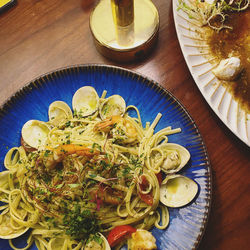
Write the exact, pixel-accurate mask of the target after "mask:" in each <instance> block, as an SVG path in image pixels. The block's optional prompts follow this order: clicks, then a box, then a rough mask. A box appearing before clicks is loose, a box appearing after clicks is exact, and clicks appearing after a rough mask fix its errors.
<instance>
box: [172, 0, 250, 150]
mask: <svg viewBox="0 0 250 250" xmlns="http://www.w3.org/2000/svg"><path fill="white" fill-rule="evenodd" d="M177 5H178V0H173V14H174V22H175V28H176V32H177V36H178V40H179V44H180V47H181V50H182V53H183V56H184V58H185V60H186V63H187V66H188V68H189V71H190V73H191V75H192V76H193V79H194V81H195V83H196V85H197V87H198V88H199V90H200V92H201V93H202V95H203V97H204V98H205V99H206V101H207V103H208V104H209V105H210V107H211V108H212V109H213V111H214V112H215V113H216V114H217V116H218V117H219V118H220V119H221V120H222V121H223V122H224V123H225V125H226V126H227V127H228V128H229V129H230V130H231V131H232V132H233V133H234V134H235V135H236V136H237V137H238V138H239V139H240V140H242V141H243V142H245V143H246V144H247V145H248V146H250V114H249V113H247V112H245V111H244V110H242V109H241V108H240V106H239V104H238V103H237V102H236V101H235V100H234V98H233V97H232V95H231V94H230V93H229V92H228V91H227V90H226V88H225V87H224V86H223V85H222V84H221V83H220V81H219V80H218V79H217V78H216V77H215V76H214V74H213V73H212V72H211V70H212V69H213V66H212V64H210V62H209V61H208V59H206V58H205V57H204V55H205V54H206V53H204V55H203V53H201V52H200V49H201V47H203V48H204V49H205V47H206V45H202V44H201V45H199V44H198V43H197V41H198V40H197V36H196V37H195V29H199V27H197V26H195V25H194V24H193V20H192V19H189V18H188V16H187V14H186V13H184V12H183V11H182V10H179V11H177Z"/></svg>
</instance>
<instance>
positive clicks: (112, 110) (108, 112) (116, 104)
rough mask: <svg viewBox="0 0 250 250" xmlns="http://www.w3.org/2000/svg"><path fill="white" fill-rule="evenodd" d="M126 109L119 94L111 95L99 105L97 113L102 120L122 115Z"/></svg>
mask: <svg viewBox="0 0 250 250" xmlns="http://www.w3.org/2000/svg"><path fill="white" fill-rule="evenodd" d="M125 110H126V103H125V101H124V99H123V98H122V97H121V96H120V95H112V96H110V97H109V98H107V99H106V100H104V102H103V103H102V104H101V105H100V108H99V113H100V116H101V118H102V119H103V120H104V119H106V118H107V117H111V116H114V115H120V116H123V115H124V113H125Z"/></svg>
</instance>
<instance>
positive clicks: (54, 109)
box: [48, 101, 73, 126]
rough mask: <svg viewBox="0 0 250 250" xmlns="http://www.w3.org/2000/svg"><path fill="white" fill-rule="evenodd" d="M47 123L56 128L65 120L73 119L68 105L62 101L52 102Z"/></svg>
mask: <svg viewBox="0 0 250 250" xmlns="http://www.w3.org/2000/svg"><path fill="white" fill-rule="evenodd" d="M48 113H49V121H50V123H51V124H53V125H55V126H57V125H59V124H60V123H62V122H64V121H66V120H67V119H71V118H73V114H72V111H71V109H70V107H69V105H68V104H67V103H66V102H63V101H55V102H52V103H51V104H50V106H49V112H48Z"/></svg>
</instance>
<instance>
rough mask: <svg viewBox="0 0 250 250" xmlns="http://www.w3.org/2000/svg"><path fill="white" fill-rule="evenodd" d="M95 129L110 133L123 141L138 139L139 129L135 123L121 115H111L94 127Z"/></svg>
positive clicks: (114, 137) (128, 141)
mask: <svg viewBox="0 0 250 250" xmlns="http://www.w3.org/2000/svg"><path fill="white" fill-rule="evenodd" d="M94 130H95V131H99V132H105V133H109V132H111V134H112V137H113V139H116V140H120V142H121V141H122V142H123V143H131V142H134V141H135V140H136V139H137V130H136V128H135V126H134V125H133V123H132V122H131V121H130V120H128V119H126V118H124V117H121V116H119V115H115V116H111V117H109V118H107V119H105V120H103V121H101V122H99V123H97V124H96V125H95V127H94Z"/></svg>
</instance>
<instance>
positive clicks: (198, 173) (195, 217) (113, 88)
mask: <svg viewBox="0 0 250 250" xmlns="http://www.w3.org/2000/svg"><path fill="white" fill-rule="evenodd" d="M85 85H90V86H93V87H94V88H95V89H96V91H97V93H98V94H99V96H100V95H101V94H102V91H103V90H107V96H111V95H113V94H119V95H121V96H123V98H124V99H125V101H126V103H127V105H135V106H137V107H138V109H139V110H140V113H141V117H142V122H143V124H145V122H146V121H150V122H152V121H153V120H154V118H155V117H156V115H157V114H158V113H159V112H160V113H162V115H163V116H162V118H161V120H160V122H159V123H158V125H157V127H156V131H158V130H160V129H162V128H164V127H166V126H172V128H181V130H182V132H181V133H178V134H174V135H170V136H169V142H174V143H178V144H180V145H183V146H184V147H186V148H187V149H188V150H189V152H190V154H191V160H190V162H189V163H188V165H187V166H186V167H185V168H184V169H183V170H182V171H181V172H180V174H182V175H185V176H187V177H189V178H191V179H193V180H194V181H196V182H197V183H198V185H199V193H198V194H197V196H196V198H195V199H194V201H193V202H192V203H191V204H189V205H187V206H185V207H182V208H175V209H172V208H170V209H169V213H170V223H169V226H168V228H167V229H166V230H159V229H156V228H154V229H153V230H152V232H153V235H154V236H155V237H156V239H157V247H158V249H160V250H165V249H171V250H172V249H178V250H179V249H196V248H197V247H198V244H199V242H200V240H201V237H202V235H203V233H204V230H205V226H206V223H207V220H208V214H209V209H210V203H211V169H210V163H209V159H208V155H207V150H206V147H205V145H204V142H203V140H202V137H201V135H200V133H199V131H198V128H197V126H196V125H195V122H194V121H193V119H192V118H191V117H190V115H189V114H188V112H187V111H186V109H185V108H184V107H183V105H182V104H181V103H180V102H179V101H178V100H177V99H176V98H175V97H174V96H173V95H172V94H171V93H170V92H168V91H167V90H165V89H164V88H162V87H161V86H160V85H159V84H157V83H156V82H154V81H152V80H150V79H148V78H147V77H144V76H142V75H139V74H137V73H135V72H132V71H129V70H126V69H122V68H118V67H113V66H104V65H80V66H73V67H68V68H65V69H60V70H57V71H54V72H51V73H48V74H45V75H43V76H41V77H39V78H37V79H35V80H33V81H32V82H30V83H29V84H27V85H26V86H25V87H24V88H22V89H21V90H19V91H18V92H17V93H16V94H15V95H14V96H13V97H11V98H10V99H9V100H7V101H6V103H5V104H4V105H3V106H2V107H1V109H0V131H1V132H0V133H1V134H0V152H1V154H0V171H3V170H4V166H3V161H4V157H5V154H6V153H7V151H8V148H11V147H14V146H19V145H20V137H21V129H22V126H23V124H24V123H25V122H26V121H28V120H31V119H36V120H42V121H47V120H48V107H49V105H50V103H52V102H53V101H55V100H62V101H65V102H66V103H68V105H69V106H70V107H72V104H71V101H72V96H73V94H74V93H75V92H76V90H77V89H79V88H80V87H82V86H85ZM24 238H25V237H24V236H22V237H20V239H18V240H17V241H16V244H18V245H19V246H20V245H23V243H24ZM0 249H4V250H7V249H11V248H10V247H9V244H8V241H7V240H0ZM31 249H36V247H35V246H32V247H31Z"/></svg>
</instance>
